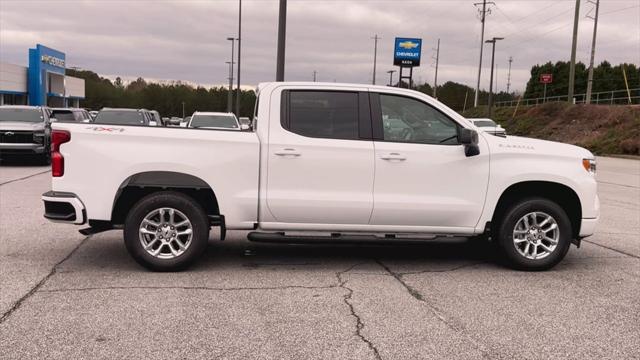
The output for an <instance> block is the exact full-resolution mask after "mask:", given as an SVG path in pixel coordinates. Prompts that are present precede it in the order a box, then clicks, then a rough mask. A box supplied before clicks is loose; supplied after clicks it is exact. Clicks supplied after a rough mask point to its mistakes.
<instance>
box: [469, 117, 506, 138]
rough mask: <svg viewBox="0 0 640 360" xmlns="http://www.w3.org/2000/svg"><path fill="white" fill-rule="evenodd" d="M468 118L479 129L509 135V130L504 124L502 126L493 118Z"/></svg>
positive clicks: (492, 133) (488, 132) (494, 133)
mask: <svg viewBox="0 0 640 360" xmlns="http://www.w3.org/2000/svg"><path fill="white" fill-rule="evenodd" d="M468 120H469V121H471V123H472V124H473V125H475V126H476V127H477V128H478V129H480V130H482V131H484V132H486V133H487V134H491V135H501V136H505V135H507V131H506V130H505V129H504V128H503V127H502V126H500V124H497V123H496V122H495V121H493V120H491V119H487V118H478V119H468Z"/></svg>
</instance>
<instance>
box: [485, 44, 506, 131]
mask: <svg viewBox="0 0 640 360" xmlns="http://www.w3.org/2000/svg"><path fill="white" fill-rule="evenodd" d="M503 39H504V38H501V37H494V38H493V39H491V40H487V41H485V42H486V43H488V44H492V50H491V78H490V81H489V118H491V110H492V106H493V64H494V59H495V57H496V41H498V40H503Z"/></svg>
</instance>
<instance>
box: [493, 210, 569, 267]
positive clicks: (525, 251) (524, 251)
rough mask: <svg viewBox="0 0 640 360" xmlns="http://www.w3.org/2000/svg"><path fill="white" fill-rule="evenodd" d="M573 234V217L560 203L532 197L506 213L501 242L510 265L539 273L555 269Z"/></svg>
mask: <svg viewBox="0 0 640 360" xmlns="http://www.w3.org/2000/svg"><path fill="white" fill-rule="evenodd" d="M571 234H572V231H571V222H570V220H569V217H568V216H567V214H566V212H565V211H564V210H563V209H562V208H561V207H560V206H558V204H556V203H554V202H552V201H549V200H547V199H541V198H531V199H526V200H523V201H521V202H518V203H516V204H514V205H512V206H511V207H510V208H509V209H508V210H507V211H506V212H505V213H504V217H503V220H502V222H501V223H500V225H499V227H498V234H497V241H498V245H499V247H500V249H501V252H502V254H503V257H504V259H505V260H506V262H507V264H508V265H509V266H511V267H512V268H514V269H518V270H528V271H539V270H547V269H550V268H552V267H553V266H555V265H556V264H558V263H559V262H560V261H561V260H562V259H563V258H564V257H565V255H566V254H567V252H568V251H569V247H570V246H571V236H572V235H571Z"/></svg>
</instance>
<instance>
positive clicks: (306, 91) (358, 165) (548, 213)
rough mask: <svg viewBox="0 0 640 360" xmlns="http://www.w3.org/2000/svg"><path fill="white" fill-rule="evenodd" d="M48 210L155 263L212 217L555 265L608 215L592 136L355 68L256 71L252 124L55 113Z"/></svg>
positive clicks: (256, 237)
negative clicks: (440, 244)
mask: <svg viewBox="0 0 640 360" xmlns="http://www.w3.org/2000/svg"><path fill="white" fill-rule="evenodd" d="M53 129H54V130H53V146H52V149H53V161H52V170H53V171H52V174H53V180H52V190H51V191H49V192H47V193H45V194H43V197H42V199H43V200H44V204H45V214H44V216H45V217H46V218H48V219H50V220H52V221H62V222H68V223H74V224H78V225H80V224H88V225H89V227H88V228H86V229H83V230H81V232H83V233H85V234H91V233H95V232H99V231H103V230H108V229H113V228H117V229H123V230H124V232H123V235H124V242H125V245H126V247H127V249H128V251H129V253H130V254H131V255H132V257H133V258H134V259H135V260H136V261H137V262H139V263H140V264H142V265H143V266H145V267H147V268H149V269H152V270H159V271H169V270H179V269H183V268H185V267H187V266H189V265H190V264H192V263H194V261H195V260H196V259H197V258H198V257H199V256H200V255H201V254H202V253H203V251H204V249H205V247H206V246H207V240H208V237H209V230H210V228H211V227H213V226H218V227H220V234H221V235H220V238H221V240H222V239H224V237H225V234H226V231H227V230H247V231H249V233H248V239H249V240H250V241H268V242H285V243H286V242H332V243H336V242H343V243H350V242H369V241H373V242H375V241H384V242H386V243H388V242H393V241H404V240H405V239H407V238H408V239H424V238H425V237H427V238H428V237H435V236H438V237H447V236H462V237H480V238H487V239H489V240H491V241H492V242H494V243H495V244H497V245H498V246H497V248H498V249H499V250H500V252H501V254H502V259H504V260H505V262H506V264H508V265H510V266H512V267H513V268H517V269H524V270H544V269H549V268H551V267H553V266H554V265H556V264H557V263H558V262H560V261H561V260H562V258H563V257H564V256H565V255H566V253H567V251H568V250H569V247H570V245H571V243H575V244H577V245H579V243H580V239H582V238H583V237H586V236H589V235H591V234H593V232H594V229H595V226H596V223H597V221H598V217H599V207H600V206H599V200H598V196H597V191H596V188H597V187H596V180H595V174H594V173H595V160H594V156H593V154H591V153H590V152H589V151H588V150H585V149H583V148H580V147H577V146H572V145H567V144H561V143H556V142H550V141H542V140H535V139H528V138H520V137H515V136H506V137H497V136H492V135H488V134H486V133H484V132H480V131H478V129H477V128H476V127H474V125H473V124H471V123H470V122H469V121H467V120H466V119H465V118H464V117H462V116H460V115H459V114H458V113H456V112H455V111H453V110H451V109H449V108H448V107H446V106H445V105H443V104H442V103H440V102H438V101H436V100H434V99H432V98H431V97H429V96H427V95H425V94H423V93H420V92H416V91H412V90H407V89H400V88H393V87H386V86H370V85H358V84H336V83H326V84H323V83H307V82H278V83H265V84H261V85H260V86H259V87H258V90H257V102H256V106H255V112H254V116H253V129H252V130H251V131H237V130H231V129H206V128H205V129H195V128H165V127H157V128H154V127H147V126H130V125H124V124H120V125H111V126H105V125H101V126H93V124H90V125H87V124H71V123H68V124H67V123H55V124H54V125H53Z"/></svg>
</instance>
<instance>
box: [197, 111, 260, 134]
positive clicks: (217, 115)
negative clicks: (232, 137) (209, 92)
mask: <svg viewBox="0 0 640 360" xmlns="http://www.w3.org/2000/svg"><path fill="white" fill-rule="evenodd" d="M187 127H189V128H200V129H225V130H247V129H248V128H249V127H248V126H241V125H240V122H239V121H238V118H237V117H236V116H235V115H234V114H233V113H224V112H204V111H196V112H194V113H193V115H192V116H191V118H190V119H189V122H188V123H187Z"/></svg>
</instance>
